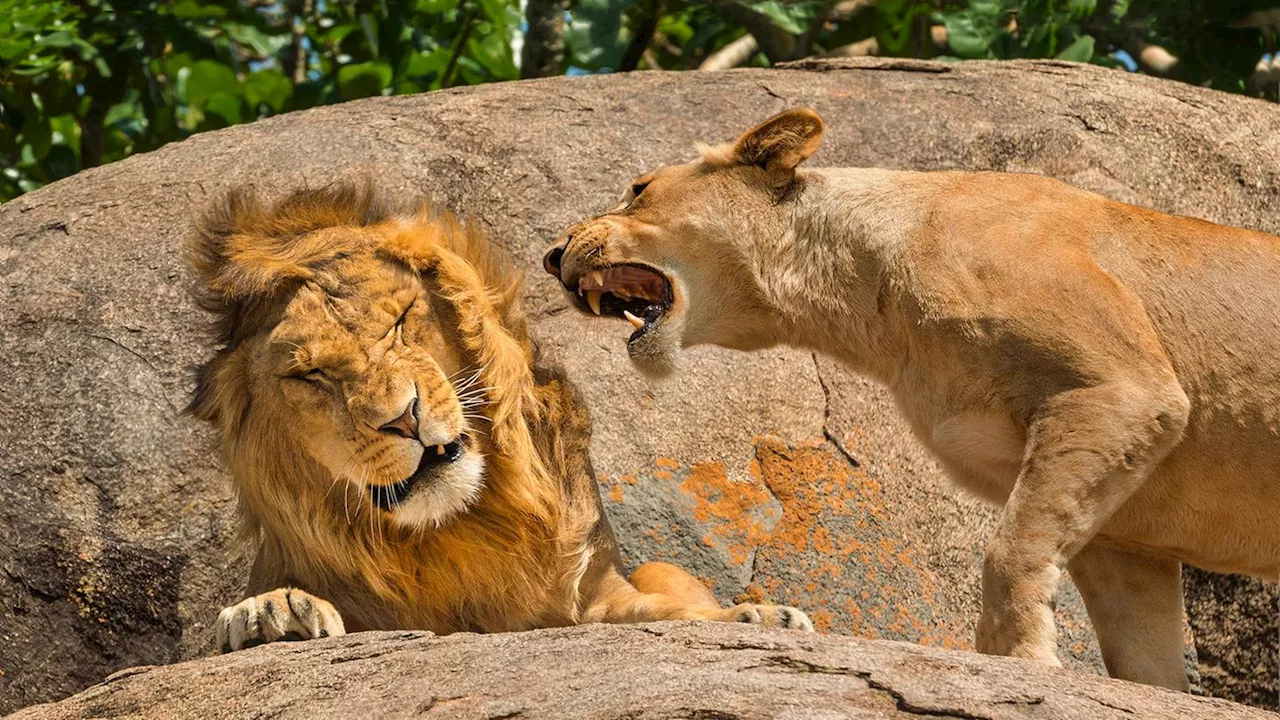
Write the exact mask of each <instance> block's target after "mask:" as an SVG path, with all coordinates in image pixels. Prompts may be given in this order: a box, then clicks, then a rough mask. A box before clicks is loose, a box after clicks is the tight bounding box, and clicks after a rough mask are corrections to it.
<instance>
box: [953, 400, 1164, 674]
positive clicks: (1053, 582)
mask: <svg viewBox="0 0 1280 720" xmlns="http://www.w3.org/2000/svg"><path fill="white" fill-rule="evenodd" d="M1188 412H1189V405H1188V402H1187V398H1186V395H1185V394H1184V393H1183V392H1182V389H1181V388H1180V387H1179V386H1178V385H1177V383H1176V382H1173V381H1163V382H1161V381H1158V380H1156V379H1151V380H1147V381H1123V382H1114V383H1110V384H1106V385H1099V386H1095V387H1089V388H1081V389H1076V390H1069V391H1066V392H1063V393H1060V394H1058V395H1056V396H1053V397H1050V398H1048V399H1047V400H1046V401H1045V402H1044V403H1043V405H1042V407H1041V409H1040V410H1039V412H1037V414H1036V416H1035V418H1034V419H1033V420H1032V422H1031V424H1030V428H1029V433H1028V437H1027V454H1026V459H1025V461H1024V462H1023V465H1022V470H1021V472H1020V474H1019V476H1018V480H1017V483H1016V484H1015V485H1014V489H1013V493H1012V494H1011V495H1010V496H1009V500H1008V502H1007V503H1006V505H1005V508H1004V512H1003V513H1002V514H1001V516H1000V520H999V522H998V524H997V526H996V532H995V535H994V536H993V537H992V539H991V541H990V543H989V545H988V548H987V552H986V557H985V562H984V565H983V573H982V618H981V620H980V621H979V623H978V638H977V646H978V650H979V651H980V652H984V653H989V654H995V655H1012V656H1014V657H1023V658H1031V659H1035V660H1039V661H1041V662H1045V663H1049V664H1052V665H1060V664H1061V663H1060V662H1059V661H1058V657H1057V646H1058V642H1057V633H1056V631H1055V628H1054V623H1053V601H1054V596H1055V595H1056V593H1057V589H1058V580H1059V577H1060V576H1061V568H1062V567H1063V566H1064V565H1065V564H1066V563H1067V561H1069V560H1070V559H1071V558H1072V557H1073V556H1074V555H1075V554H1076V553H1077V552H1079V551H1080V549H1081V548H1083V547H1084V545H1085V544H1086V543H1087V542H1088V541H1089V540H1090V539H1091V538H1092V537H1093V536H1094V534H1095V533H1097V532H1098V530H1099V528H1101V527H1102V525H1103V524H1104V523H1105V522H1106V521H1107V519H1108V518H1110V517H1111V515H1112V514H1113V513H1114V512H1115V511H1116V509H1117V508H1119V507H1120V505H1121V504H1123V503H1124V501H1125V500H1127V499H1128V498H1129V497H1130V496H1131V495H1132V494H1133V493H1134V491H1136V490H1137V489H1138V488H1139V487H1140V486H1141V485H1142V482H1143V480H1145V479H1146V477H1147V475H1148V473H1149V472H1150V471H1151V469H1152V468H1153V467H1154V466H1155V465H1156V463H1158V462H1159V461H1160V460H1161V459H1162V458H1163V457H1164V456H1165V455H1166V454H1167V453H1168V452H1169V450H1170V449H1172V447H1173V446H1174V445H1176V444H1177V442H1178V440H1179V439H1180V438H1181V436H1182V430H1183V428H1184V427H1185V426H1186V422H1187V415H1188Z"/></svg>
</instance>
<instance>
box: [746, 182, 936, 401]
mask: <svg viewBox="0 0 1280 720" xmlns="http://www.w3.org/2000/svg"><path fill="white" fill-rule="evenodd" d="M920 177H922V176H921V175H920V174H905V173H897V172H894V171H889V170H878V169H852V168H851V169H819V170H810V171H808V172H806V173H804V174H803V175H802V176H801V179H802V181H803V184H802V186H801V189H800V191H799V192H800V194H799V196H798V197H797V198H795V199H794V200H793V206H792V207H793V209H792V212H791V216H790V220H789V223H788V224H787V228H786V231H785V232H784V233H783V234H782V235H781V236H775V237H760V238H758V239H757V242H758V243H760V247H759V248H758V249H757V252H756V253H755V256H756V257H757V258H759V261H758V262H759V263H760V266H759V267H758V268H757V273H758V277H759V279H760V282H761V284H762V285H763V286H764V291H765V293H766V294H767V296H768V297H769V299H770V301H771V302H772V303H773V304H774V306H775V307H776V308H777V310H778V314H779V317H780V320H779V325H780V327H779V328H778V332H777V336H778V340H779V341H781V342H785V343H787V344H789V345H793V346H797V347H803V348H807V349H812V350H817V351H820V352H823V353H826V354H830V355H833V356H835V357H838V358H840V359H841V360H843V361H845V362H846V363H848V364H849V365H850V366H852V367H853V368H854V369H855V370H857V371H859V372H863V373H866V374H868V375H871V376H873V377H876V378H878V379H880V380H883V381H887V382H892V380H893V379H894V378H895V377H896V376H897V374H898V372H899V358H901V357H903V348H901V347H900V345H901V344H902V342H903V340H902V334H901V332H900V331H899V326H898V323H897V321H896V316H897V313H896V312H894V310H895V309H896V308H895V307H891V306H892V305H894V303H895V300H894V296H893V293H892V288H890V287H888V285H887V278H888V275H889V273H888V271H889V270H891V268H892V267H893V265H894V264H895V263H896V261H897V258H898V255H899V253H900V249H901V248H902V247H903V245H904V243H905V242H906V241H907V238H908V236H909V234H910V233H911V232H912V230H913V229H914V227H915V226H916V225H917V224H918V222H919V220H918V210H916V209H915V208H916V207H918V204H917V203H918V201H919V197H918V196H919V193H917V192H913V190H912V187H911V186H912V185H913V183H911V182H904V179H910V178H920Z"/></svg>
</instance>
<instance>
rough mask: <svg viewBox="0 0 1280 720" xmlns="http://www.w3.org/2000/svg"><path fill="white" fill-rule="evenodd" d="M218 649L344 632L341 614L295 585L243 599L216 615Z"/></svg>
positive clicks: (304, 638) (226, 649)
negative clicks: (294, 586)
mask: <svg viewBox="0 0 1280 720" xmlns="http://www.w3.org/2000/svg"><path fill="white" fill-rule="evenodd" d="M217 631H218V650H219V651H220V652H224V653H227V652H232V651H235V650H241V649H243V648H247V647H253V646H255V645H261V644H263V643H269V642H275V641H277V640H281V639H285V640H288V639H295V638H296V639H302V640H309V639H312V638H322V637H327V636H330V635H345V634H346V632H347V631H346V628H345V627H343V624H342V616H341V615H339V614H338V610H337V609H336V608H334V607H333V605H331V604H329V603H328V602H326V601H324V600H321V599H320V598H318V597H315V596H314V595H311V594H309V593H305V592H303V591H301V590H298V589H296V588H279V589H277V590H272V591H271V592H265V593H262V594H261V595H255V596H253V597H250V598H246V599H244V600H242V601H240V602H239V603H236V604H235V605H232V606H231V607H227V608H223V609H222V612H221V613H219V614H218V621H217Z"/></svg>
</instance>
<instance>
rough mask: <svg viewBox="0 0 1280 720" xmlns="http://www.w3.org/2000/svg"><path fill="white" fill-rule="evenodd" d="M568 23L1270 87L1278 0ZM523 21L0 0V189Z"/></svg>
mask: <svg viewBox="0 0 1280 720" xmlns="http://www.w3.org/2000/svg"><path fill="white" fill-rule="evenodd" d="M539 1H541V2H543V3H544V4H545V3H546V2H547V0H526V2H529V3H535V2H539ZM552 1H553V2H558V1H559V0H552ZM549 7H551V11H550V12H551V14H552V16H554V15H555V14H556V13H558V10H557V9H556V8H558V7H559V6H558V5H556V6H553V7H552V6H549ZM567 19H568V21H567V22H566V24H565V31H564V46H565V64H566V65H567V66H568V67H569V69H570V70H571V71H573V72H606V71H618V70H632V69H637V68H639V69H664V70H688V69H693V68H697V67H698V66H699V65H700V64H702V63H703V62H704V61H706V60H707V59H708V58H710V57H712V56H713V55H715V53H717V52H718V51H720V50H722V49H724V48H725V47H726V46H728V45H729V44H730V43H732V42H734V41H735V40H737V39H738V38H741V37H742V36H743V35H744V34H746V33H750V34H751V35H752V36H754V38H755V39H756V40H757V45H758V48H759V49H758V51H756V52H755V53H754V54H752V55H750V57H748V58H747V59H746V60H745V62H743V63H740V64H745V65H756V66H767V65H769V64H771V63H775V62H781V61H785V60H794V59H797V58H800V57H805V56H809V55H824V54H828V53H836V54H841V53H844V52H847V51H849V50H848V48H852V47H854V46H864V45H865V43H867V42H872V43H873V44H874V46H875V47H876V48H877V51H878V53H879V54H881V55H891V56H908V57H935V56H938V57H942V58H951V59H971V58H974V59H976V58H981V59H1006V58H1058V59H1061V60H1070V61H1075V62H1092V63H1099V64H1106V65H1117V64H1118V62H1117V59H1116V57H1117V53H1119V52H1120V51H1123V52H1124V53H1127V54H1128V55H1130V56H1133V57H1138V56H1139V55H1140V51H1141V50H1142V48H1144V47H1145V46H1148V45H1159V46H1160V47H1163V48H1164V49H1166V50H1167V51H1168V52H1170V53H1172V55H1174V56H1176V57H1177V58H1178V61H1177V64H1176V66H1175V67H1174V68H1173V69H1172V70H1170V71H1169V74H1170V75H1171V76H1172V77H1175V78H1177V79H1181V80H1185V81H1187V82H1193V83H1197V84H1202V85H1209V86H1212V87H1216V88H1220V89H1223V90H1230V91H1235V92H1249V93H1252V94H1255V95H1263V96H1266V97H1271V98H1273V99H1274V98H1275V96H1276V88H1275V87H1274V86H1271V87H1265V86H1258V85H1257V82H1256V76H1254V67H1255V65H1256V64H1257V63H1258V61H1259V59H1260V58H1263V57H1264V56H1265V55H1267V54H1268V53H1273V52H1275V51H1276V50H1277V49H1278V47H1277V37H1278V36H1280V30H1278V29H1277V28H1278V27H1280V0H876V1H875V2H874V3H870V4H866V3H864V4H861V5H860V4H858V3H853V2H850V1H849V0H844V1H841V0H736V1H734V0H570V1H569V13H568V16H567ZM521 24H522V18H521V17H520V10H519V2H518V1H517V0H0V200H5V199H8V198H11V197H14V196H16V195H18V194H20V193H22V192H26V191H28V190H31V189H33V188H36V187H39V186H40V185H42V184H44V183H47V182H50V181H53V180H56V179H58V178H61V177H65V176H67V175H70V174H72V173H74V172H76V171H78V170H80V169H82V168H86V167H92V166H95V165H99V164H101V163H105V162H111V161H114V160H117V159H120V158H123V157H125V156H127V155H129V154H131V153H135V152H141V151H146V150H152V149H155V148H157V147H159V146H161V145H163V144H165V143H167V142H171V141H173V140H178V139H181V138H184V137H187V136H189V135H191V134H193V133H197V132H202V131H204V130H210V129H215V128H221V127H226V126H229V125H235V124H238V123H244V122H250V121H253V120H256V119H259V118H263V117H267V116H270V115H276V114H279V113H283V112H288V111H291V110H297V109H302V108H307V107H313V106H316V105H322V104H326V103H333V102H341V101H344V100H353V99H356V98H364V97H370V96H376V95H395V94H405V93H416V92H423V91H428V90H434V89H438V88H441V87H448V86H453V85H463V84H474V83H483V82H492V81H499V80H512V79H515V78H517V77H519V75H520V68H519V67H518V65H517V53H515V52H514V47H515V45H516V44H517V43H519V42H520V41H521V37H522V36H521V31H520V28H521ZM942 31H945V33H943V32H942ZM552 65H554V61H553V62H552Z"/></svg>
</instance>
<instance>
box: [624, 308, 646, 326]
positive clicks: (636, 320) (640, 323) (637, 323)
mask: <svg viewBox="0 0 1280 720" xmlns="http://www.w3.org/2000/svg"><path fill="white" fill-rule="evenodd" d="M622 316H623V317H625V318H626V319H627V322H629V323H631V326H632V327H634V328H635V329H637V330H640V329H641V328H643V327H644V321H643V320H641V319H640V318H638V317H636V316H635V315H632V314H631V312H630V311H629V310H623V311H622Z"/></svg>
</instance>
